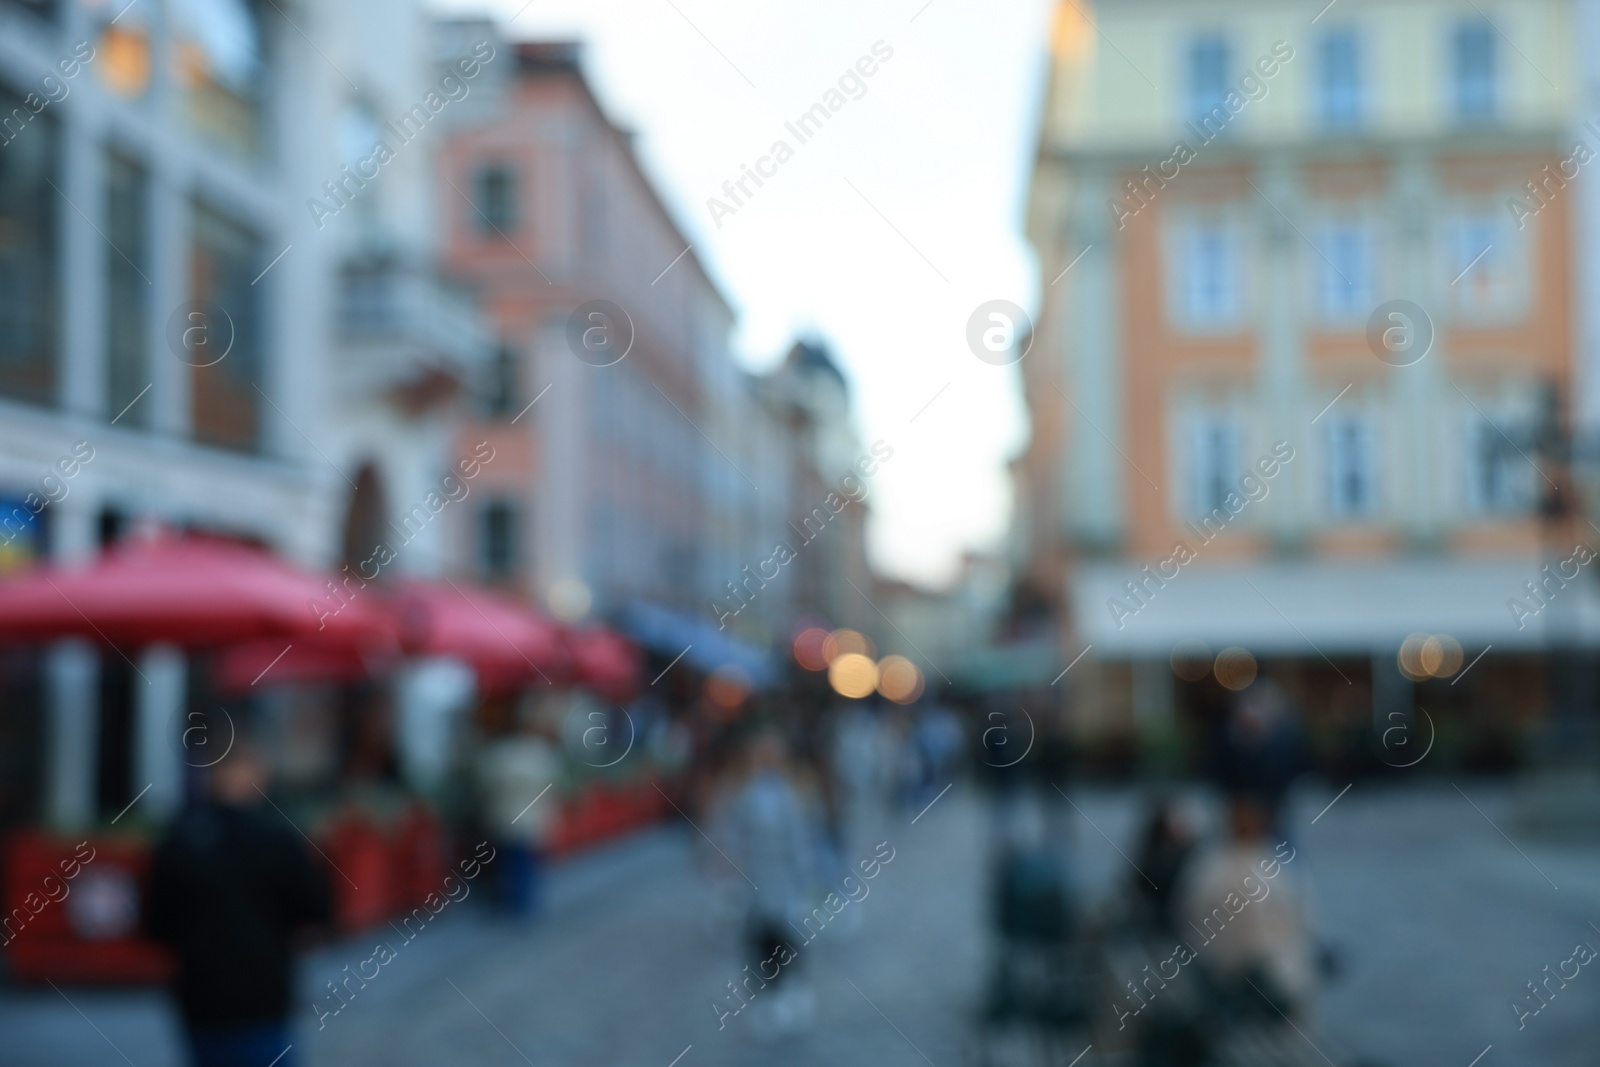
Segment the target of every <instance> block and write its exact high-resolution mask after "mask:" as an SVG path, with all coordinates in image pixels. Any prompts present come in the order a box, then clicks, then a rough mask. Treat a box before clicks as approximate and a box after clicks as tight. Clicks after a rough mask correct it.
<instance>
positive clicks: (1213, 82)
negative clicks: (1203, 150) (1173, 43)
mask: <svg viewBox="0 0 1600 1067" xmlns="http://www.w3.org/2000/svg"><path fill="white" fill-rule="evenodd" d="M1187 65H1188V68H1189V77H1188V89H1189V99H1188V106H1187V110H1188V113H1189V119H1190V120H1191V121H1192V122H1194V124H1195V125H1197V126H1200V127H1202V128H1204V129H1205V131H1206V133H1207V134H1210V135H1212V136H1215V135H1216V134H1218V133H1221V132H1222V130H1223V129H1224V128H1226V126H1227V125H1228V121H1229V119H1230V118H1232V116H1231V115H1230V114H1229V112H1228V109H1227V108H1226V107H1224V106H1223V103H1222V102H1223V100H1224V99H1225V98H1226V97H1227V95H1228V93H1229V91H1230V87H1229V85H1228V42H1227V41H1225V40H1224V39H1223V38H1222V37H1220V36H1207V37H1200V38H1197V39H1196V40H1194V41H1192V42H1190V44H1189V55H1188V61H1187ZM1208 123H1209V125H1208Z"/></svg>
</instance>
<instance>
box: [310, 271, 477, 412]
mask: <svg viewBox="0 0 1600 1067" xmlns="http://www.w3.org/2000/svg"><path fill="white" fill-rule="evenodd" d="M337 315H338V320H337V321H338V336H339V347H340V357H341V358H340V361H339V366H338V368H337V369H336V370H335V378H336V380H337V381H339V383H340V385H341V387H342V389H343V391H345V393H346V395H352V396H359V395H381V396H385V397H388V398H389V399H391V400H392V401H394V402H395V403H396V404H398V405H399V406H401V407H402V408H405V409H406V410H408V411H420V410H423V409H426V408H429V407H432V406H434V405H435V404H438V403H442V402H446V401H448V400H450V399H452V398H453V397H454V396H455V395H456V394H457V393H459V392H460V391H461V390H462V388H464V387H465V386H466V385H467V384H468V383H470V382H471V381H472V380H473V379H474V378H475V377H477V376H478V375H480V374H481V373H483V372H484V368H485V367H486V365H487V363H488V360H489V358H490V354H491V351H492V342H491V332H490V330H489V327H488V323H487V321H486V320H485V318H484V317H483V316H482V315H481V314H480V313H479V311H478V308H477V305H476V303H475V302H474V300H473V299H472V296H471V295H470V293H468V292H466V291H464V290H462V289H459V288H456V287H454V286H451V285H449V284H448V283H446V282H445V281H443V280H441V279H440V278H439V277H438V275H437V274H436V273H434V271H433V270H431V269H429V268H426V267H424V266H422V265H421V264H418V263H416V262H408V261H406V260H402V259H395V258H384V259H369V260H361V261H352V262H350V263H348V264H346V266H345V268H344V270H343V272H342V274H341V277H340V286H339V295H338V308H337Z"/></svg>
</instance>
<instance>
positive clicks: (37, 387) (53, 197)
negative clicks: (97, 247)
mask: <svg viewBox="0 0 1600 1067" xmlns="http://www.w3.org/2000/svg"><path fill="white" fill-rule="evenodd" d="M59 153H60V148H59V141H58V139H57V129H56V124H55V118H54V116H53V115H51V114H49V113H41V114H38V115H35V114H34V113H33V111H32V110H30V109H29V108H28V107H27V106H26V105H25V104H24V103H23V101H22V99H21V98H20V97H17V96H15V95H13V94H12V93H10V92H7V91H6V90H5V89H0V395H4V396H8V397H12V398H14V399H17V400H26V401H29V402H31V403H36V404H49V403H51V402H52V401H53V400H54V398H55V386H56V330H57V325H56V322H57V318H58V315H57V307H56V304H57V300H58V299H59V294H58V291H57V275H58V274H59V273H60V271H59V270H58V269H57V260H56V246H57V240H56V236H57V231H58V219H59V218H60V213H61V210H62V205H63V203H64V201H62V199H61V197H60V195H59V194H58V193H57V192H56V191H55V190H54V189H52V188H51V187H50V185H51V183H52V182H55V183H56V184H58V185H59V184H60V181H61V178H60V174H59V165H60V164H59Z"/></svg>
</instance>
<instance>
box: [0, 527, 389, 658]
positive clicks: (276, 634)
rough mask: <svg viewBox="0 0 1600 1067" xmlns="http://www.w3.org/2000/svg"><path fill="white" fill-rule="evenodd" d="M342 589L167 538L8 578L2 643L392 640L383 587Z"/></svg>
mask: <svg viewBox="0 0 1600 1067" xmlns="http://www.w3.org/2000/svg"><path fill="white" fill-rule="evenodd" d="M341 581H342V582H345V583H347V584H342V585H337V586H336V585H335V584H334V579H333V578H331V577H320V576H317V575H314V574H312V573H310V572H307V571H303V570H300V569H299V568H297V567H293V566H291V565H289V564H287V563H285V562H283V561H282V560H279V559H277V558H276V557H274V556H272V555H271V554H270V553H268V552H266V551H264V550H262V549H258V548H252V547H249V546H247V545H240V544H236V543H233V542H227V541H221V540H213V539H207V538H201V537H189V536H161V537H157V538H155V539H153V540H141V541H132V542H128V543H125V544H120V545H116V546H114V547H112V548H109V549H107V550H106V551H105V552H103V553H101V554H100V555H99V556H97V557H96V558H94V559H93V560H91V561H90V562H89V563H87V564H86V565H82V566H61V565H57V564H46V565H44V566H40V567H36V568H34V569H32V570H30V571H27V572H26V573H24V574H22V575H20V576H18V577H16V578H13V579H10V580H7V581H0V642H12V643H17V642H42V641H52V640H56V639H59V638H63V637H84V638H89V639H95V638H98V639H100V640H103V641H107V642H109V643H111V644H114V645H118V646H121V647H138V646H143V645H153V644H173V645H179V646H181V647H185V648H211V647H217V646H222V645H232V644H237V643H240V642H245V641H254V640H261V639H273V640H282V641H284V642H285V643H288V642H291V641H294V640H296V639H304V640H311V639H315V640H317V641H318V642H319V643H322V644H324V645H326V646H337V645H343V646H345V647H362V646H365V645H368V644H371V643H374V642H379V643H381V642H383V641H384V640H386V639H391V640H392V637H393V632H394V631H393V623H392V621H391V619H390V617H389V614H388V612H387V611H386V610H385V608H384V607H383V605H382V603H381V601H380V599H379V596H378V594H377V592H376V591H374V590H373V589H371V588H370V587H361V586H360V585H358V583H357V582H356V581H355V580H352V579H341Z"/></svg>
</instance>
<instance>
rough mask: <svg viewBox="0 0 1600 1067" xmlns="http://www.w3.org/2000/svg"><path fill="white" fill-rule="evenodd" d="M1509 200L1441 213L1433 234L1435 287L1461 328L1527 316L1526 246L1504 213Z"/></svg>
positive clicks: (1465, 204)
mask: <svg viewBox="0 0 1600 1067" xmlns="http://www.w3.org/2000/svg"><path fill="white" fill-rule="evenodd" d="M1511 195H1512V194H1510V193H1502V194H1500V195H1498V196H1493V197H1483V198H1474V199H1472V200H1460V201H1457V202H1455V203H1454V204H1451V205H1449V207H1448V209H1447V210H1446V212H1445V216H1444V225H1443V226H1441V227H1440V230H1439V242H1440V245H1439V284H1440V286H1441V288H1442V289H1443V295H1444V296H1445V298H1446V300H1447V302H1448V304H1449V305H1450V307H1451V309H1452V312H1453V314H1454V315H1455V317H1456V318H1458V319H1459V320H1460V321H1462V322H1465V323H1468V324H1472V325H1479V324H1486V323H1504V322H1509V321H1513V320H1516V319H1518V318H1520V317H1521V316H1523V315H1524V314H1526V313H1527V310H1528V303H1529V299H1530V297H1531V288H1530V283H1531V280H1530V278H1529V276H1528V274H1529V266H1530V265H1529V263H1528V242H1527V239H1526V236H1525V235H1524V234H1523V233H1521V232H1519V231H1518V229H1517V227H1516V225H1515V221H1514V220H1513V219H1512V217H1511V215H1510V213H1509V212H1507V211H1506V209H1505V203H1506V200H1507V198H1508V197H1509V196H1511ZM1485 249H1487V252H1485ZM1480 253H1483V255H1482V258H1481V259H1479V258H1478V256H1479V254H1480Z"/></svg>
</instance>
